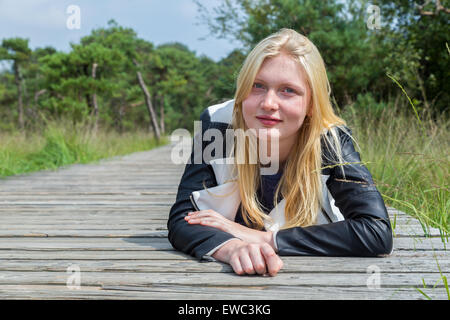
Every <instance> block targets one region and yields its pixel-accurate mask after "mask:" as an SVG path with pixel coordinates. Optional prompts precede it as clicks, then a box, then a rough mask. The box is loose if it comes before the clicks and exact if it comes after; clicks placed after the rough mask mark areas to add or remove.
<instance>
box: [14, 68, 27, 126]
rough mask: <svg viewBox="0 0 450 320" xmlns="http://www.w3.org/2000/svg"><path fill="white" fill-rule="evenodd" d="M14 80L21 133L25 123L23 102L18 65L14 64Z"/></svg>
mask: <svg viewBox="0 0 450 320" xmlns="http://www.w3.org/2000/svg"><path fill="white" fill-rule="evenodd" d="M13 68H14V78H15V82H16V86H17V111H18V113H19V128H20V130H21V131H23V130H24V129H25V122H24V117H23V101H22V94H23V93H22V91H23V86H22V75H21V74H20V69H19V65H18V64H17V62H14V67H13Z"/></svg>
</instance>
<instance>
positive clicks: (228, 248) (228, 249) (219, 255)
mask: <svg viewBox="0 0 450 320" xmlns="http://www.w3.org/2000/svg"><path fill="white" fill-rule="evenodd" d="M242 243H243V241H242V240H241V239H238V238H236V239H231V240H230V241H228V242H227V243H226V244H224V245H223V246H222V247H220V248H219V249H217V251H216V252H214V253H213V255H212V257H213V258H214V259H216V260H219V261H222V262H227V263H228V261H229V259H230V255H231V253H232V252H233V251H234V249H235V248H236V246H239V245H242Z"/></svg>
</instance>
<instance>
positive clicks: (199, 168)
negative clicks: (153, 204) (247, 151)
mask: <svg viewBox="0 0 450 320" xmlns="http://www.w3.org/2000/svg"><path fill="white" fill-rule="evenodd" d="M200 120H201V121H202V136H203V134H204V132H205V130H207V129H208V128H211V127H216V128H218V129H224V128H225V127H226V125H225V124H222V123H217V124H215V123H211V121H210V118H209V114H208V110H207V109H206V110H205V111H204V112H203V113H202V115H201V116H200ZM222 126H224V128H222ZM196 143H199V144H200V145H201V148H199V149H200V150H201V151H202V152H203V150H204V149H205V147H206V145H207V144H208V143H210V142H208V141H207V142H204V141H202V137H201V136H196V137H194V145H193V149H192V150H194V149H195V144H196ZM194 156H195V157H196V158H197V160H198V158H199V156H201V155H196V154H194V152H192V153H191V158H190V163H188V164H187V165H186V167H185V170H184V173H183V176H182V177H181V181H180V184H179V187H178V192H177V197H176V201H175V203H174V204H173V206H172V208H171V209H170V214H169V219H168V222H167V229H168V231H169V236H168V238H169V241H170V243H171V244H172V246H173V247H174V248H175V249H177V250H180V251H182V252H184V253H187V254H190V255H192V256H195V257H197V258H198V259H202V258H203V257H204V256H205V255H206V254H207V253H208V252H210V251H211V250H212V249H214V248H216V247H217V246H219V245H220V244H222V243H224V242H225V241H228V240H230V239H232V238H236V237H235V236H233V235H232V234H230V233H227V232H224V231H222V230H218V229H216V228H213V227H209V226H202V225H189V224H188V222H187V221H186V220H185V217H186V216H187V214H188V212H191V211H195V208H194V206H193V204H192V202H191V200H190V195H191V193H192V191H197V190H201V189H203V188H204V186H203V183H204V184H205V185H206V187H208V188H210V187H214V186H217V181H216V179H215V176H214V171H213V169H212V167H211V165H209V164H206V163H205V162H204V160H203V159H202V161H201V163H198V164H196V163H195V162H198V161H194V160H195V159H194Z"/></svg>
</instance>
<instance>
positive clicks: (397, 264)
mask: <svg viewBox="0 0 450 320" xmlns="http://www.w3.org/2000/svg"><path fill="white" fill-rule="evenodd" d="M174 256H175V255H170V254H165V255H164V257H165V258H169V257H170V258H169V259H166V260H161V259H154V257H155V254H153V255H152V256H151V257H148V256H147V260H142V259H141V260H136V259H134V258H129V259H122V260H77V259H70V260H69V259H62V258H59V259H54V260H48V259H47V260H43V259H39V260H38V259H35V260H30V259H25V260H24V259H14V260H3V261H2V262H1V263H0V271H60V272H64V271H66V270H67V267H68V266H70V265H73V264H75V265H77V266H79V267H80V269H81V270H82V271H87V272H111V271H117V272H151V273H154V272H168V271H170V272H197V273H198V272H200V273H214V272H225V273H232V272H233V269H232V268H231V266H229V265H228V264H224V263H220V262H211V263H199V262H198V261H197V260H195V259H193V258H184V259H182V258H181V257H180V256H175V257H176V259H172V258H173V257H174ZM281 258H282V260H283V263H284V265H283V269H282V270H283V272H288V273H304V272H310V273H314V272H328V273H333V272H336V271H339V272H341V273H367V270H368V268H369V267H373V266H376V267H378V268H379V269H380V272H382V273H386V272H388V273H439V268H438V264H439V267H440V269H441V270H442V272H450V256H447V257H441V258H437V257H436V259H434V257H430V258H427V259H424V258H421V259H410V260H409V259H405V258H397V257H388V258H351V259H350V258H336V257H281Z"/></svg>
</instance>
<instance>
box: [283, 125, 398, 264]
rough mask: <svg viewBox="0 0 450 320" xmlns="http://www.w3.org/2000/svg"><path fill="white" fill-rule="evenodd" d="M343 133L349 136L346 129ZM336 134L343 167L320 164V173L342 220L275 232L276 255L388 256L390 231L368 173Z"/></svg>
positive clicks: (349, 145)
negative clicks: (324, 178) (339, 143)
mask: <svg viewBox="0 0 450 320" xmlns="http://www.w3.org/2000/svg"><path fill="white" fill-rule="evenodd" d="M347 131H348V132H349V133H350V134H351V131H350V130H349V129H348V128H347ZM338 132H339V137H340V141H341V146H342V154H343V158H344V163H345V165H343V166H342V165H340V166H336V162H334V163H332V162H333V161H331V162H330V161H328V162H327V161H323V166H324V167H328V168H326V169H324V171H323V173H324V174H329V178H328V180H327V182H326V184H327V187H328V190H329V191H330V193H331V195H332V196H333V198H334V199H335V205H336V206H337V207H338V208H339V210H340V211H341V213H342V215H343V216H344V218H345V220H343V221H339V222H335V223H329V224H322V225H314V226H309V227H294V228H289V229H283V230H279V231H278V232H277V233H276V237H275V241H276V245H277V248H278V253H279V254H280V255H321V256H379V255H386V254H390V253H392V248H393V239H392V229H391V224H390V221H389V216H388V213H387V210H386V207H385V205H384V201H383V198H382V197H381V195H380V193H379V192H378V190H377V189H376V187H375V185H374V183H373V180H372V176H371V174H370V172H369V171H368V170H367V168H366V167H365V166H364V165H363V164H361V163H360V162H361V159H360V156H359V153H358V152H356V150H355V148H354V146H353V143H352V140H351V138H350V137H349V136H348V135H347V134H346V133H344V131H342V130H341V129H338ZM322 146H323V144H322ZM322 150H323V147H322ZM323 152H324V151H323ZM330 158H332V159H334V160H336V158H335V157H334V158H333V157H328V159H330ZM341 167H342V168H343V169H344V170H343V171H344V174H345V176H344V174H343V172H342V170H341Z"/></svg>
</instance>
